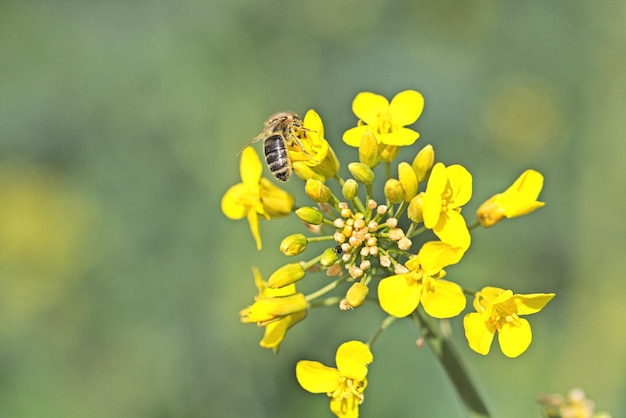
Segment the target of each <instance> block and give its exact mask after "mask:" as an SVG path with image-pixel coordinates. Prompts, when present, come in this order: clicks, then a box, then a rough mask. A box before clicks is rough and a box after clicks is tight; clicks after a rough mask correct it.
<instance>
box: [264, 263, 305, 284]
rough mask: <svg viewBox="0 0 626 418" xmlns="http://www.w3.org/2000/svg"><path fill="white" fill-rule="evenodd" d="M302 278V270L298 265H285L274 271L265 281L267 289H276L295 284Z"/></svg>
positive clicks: (300, 265)
mask: <svg viewBox="0 0 626 418" xmlns="http://www.w3.org/2000/svg"><path fill="white" fill-rule="evenodd" d="M303 277H304V268H303V267H302V264H300V263H291V264H285V265H284V266H282V267H280V268H279V269H278V270H276V271H275V272H274V273H272V275H271V276H270V278H269V279H268V280H267V287H269V288H270V289H278V288H281V287H285V286H287V285H289V284H292V283H295V282H297V281H298V280H300V279H302V278H303Z"/></svg>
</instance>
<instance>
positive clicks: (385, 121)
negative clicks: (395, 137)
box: [377, 112, 393, 134]
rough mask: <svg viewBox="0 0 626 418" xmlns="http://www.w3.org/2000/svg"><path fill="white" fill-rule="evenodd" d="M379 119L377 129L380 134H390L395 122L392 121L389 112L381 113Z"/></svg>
mask: <svg viewBox="0 0 626 418" xmlns="http://www.w3.org/2000/svg"><path fill="white" fill-rule="evenodd" d="M377 119H378V124H377V125H378V126H377V128H378V129H377V130H378V133H379V134H388V133H390V132H392V131H393V124H392V123H391V115H390V114H389V112H385V113H379V114H378V116H377Z"/></svg>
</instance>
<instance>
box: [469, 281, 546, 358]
mask: <svg viewBox="0 0 626 418" xmlns="http://www.w3.org/2000/svg"><path fill="white" fill-rule="evenodd" d="M553 297H554V293H533V294H528V295H515V294H513V292H512V291H511V290H504V289H500V288H497V287H490V286H488V287H485V288H483V289H482V290H481V291H480V292H478V293H477V294H476V297H475V298H474V309H476V311H477V312H472V313H469V314H467V315H465V318H464V319H463V325H464V326H465V336H466V338H467V341H468V343H469V346H470V348H471V349H472V350H474V351H476V352H477V353H479V354H483V355H486V354H488V353H489V348H490V347H491V342H492V341H493V337H494V335H495V333H496V332H497V333H498V342H499V343H500V349H501V350H502V352H503V353H504V355H505V356H507V357H511V358H513V357H517V356H519V355H520V354H522V353H523V352H524V351H526V349H527V348H528V346H529V345H530V343H531V341H532V332H531V329H530V324H529V323H528V321H527V320H526V319H524V318H520V315H530V314H534V313H537V312H539V311H540V310H541V309H543V307H544V306H546V304H547V303H548V302H550V300H551V299H552V298H553Z"/></svg>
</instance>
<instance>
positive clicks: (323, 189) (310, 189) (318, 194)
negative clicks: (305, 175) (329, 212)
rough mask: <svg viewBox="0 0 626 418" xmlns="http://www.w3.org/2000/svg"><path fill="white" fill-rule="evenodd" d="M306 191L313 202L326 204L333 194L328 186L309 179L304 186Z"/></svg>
mask: <svg viewBox="0 0 626 418" xmlns="http://www.w3.org/2000/svg"><path fill="white" fill-rule="evenodd" d="M304 191H305V193H306V194H307V196H309V197H310V198H311V199H312V200H313V201H315V202H317V203H326V202H328V201H329V200H330V197H331V196H332V193H331V191H330V189H329V188H328V186H326V185H325V184H324V183H322V182H321V181H319V180H314V179H308V180H307V181H306V185H305V186H304Z"/></svg>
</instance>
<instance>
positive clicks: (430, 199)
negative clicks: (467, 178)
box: [422, 163, 448, 229]
mask: <svg viewBox="0 0 626 418" xmlns="http://www.w3.org/2000/svg"><path fill="white" fill-rule="evenodd" d="M447 184H448V177H447V176H446V166H445V165H443V164H442V163H437V164H435V166H434V167H433V169H432V171H431V173H430V178H429V179H428V185H427V186H426V192H425V193H424V195H423V196H422V215H423V216H424V226H426V228H428V229H432V228H434V227H435V225H437V223H438V222H439V217H440V216H441V203H442V201H441V195H442V194H443V191H444V190H445V188H446V185H447Z"/></svg>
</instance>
